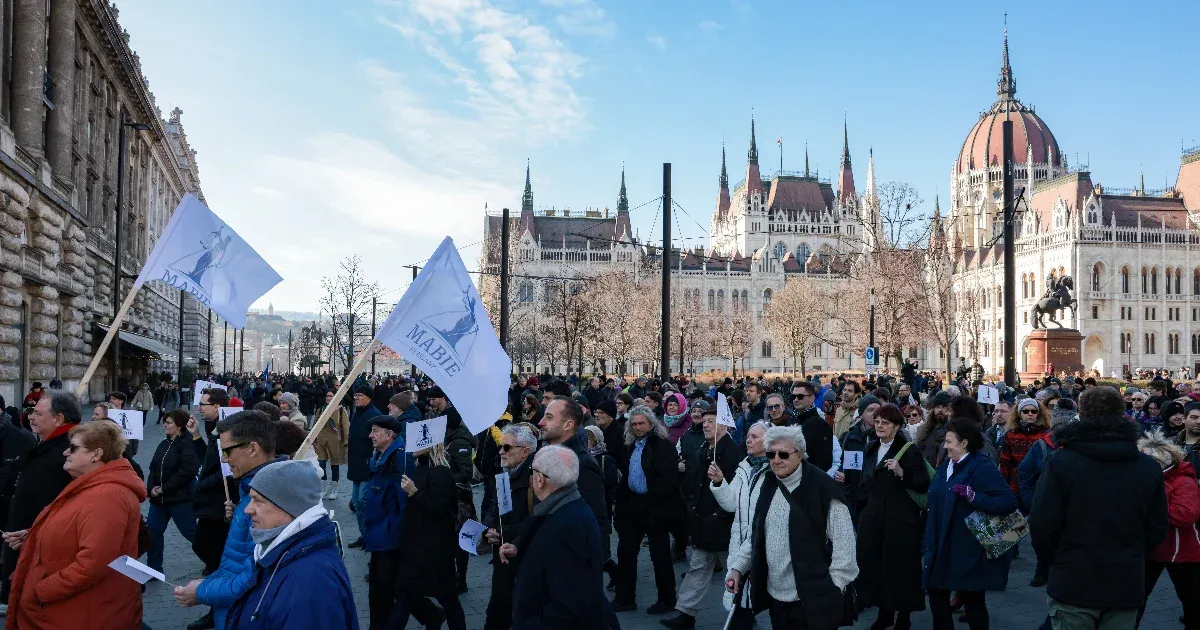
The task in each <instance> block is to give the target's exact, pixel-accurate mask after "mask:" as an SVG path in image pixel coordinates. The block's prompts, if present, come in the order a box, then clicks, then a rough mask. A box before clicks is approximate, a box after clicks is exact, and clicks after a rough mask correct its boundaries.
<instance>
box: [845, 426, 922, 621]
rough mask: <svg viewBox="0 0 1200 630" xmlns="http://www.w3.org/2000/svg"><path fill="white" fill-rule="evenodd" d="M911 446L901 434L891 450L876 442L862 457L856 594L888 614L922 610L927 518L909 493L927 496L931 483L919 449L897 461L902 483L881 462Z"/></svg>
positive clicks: (898, 434)
mask: <svg viewBox="0 0 1200 630" xmlns="http://www.w3.org/2000/svg"><path fill="white" fill-rule="evenodd" d="M908 443H909V440H908V438H907V437H905V436H904V432H903V431H897V432H896V437H895V438H894V439H893V440H892V443H891V444H890V445H889V446H888V450H887V452H886V453H884V455H883V458H882V459H880V458H879V449H880V448H883V445H882V444H881V443H880V442H879V440H872V441H871V443H870V444H868V445H867V450H866V451H864V452H863V474H862V477H861V478H860V480H859V483H860V486H859V490H860V495H861V496H862V497H863V499H864V500H865V502H866V504H865V506H864V507H863V510H862V512H861V513H860V514H859V516H858V570H859V574H858V594H859V596H860V597H861V598H862V601H863V603H864V605H867V606H878V607H880V608H881V609H886V610H907V611H913V610H924V609H925V593H924V591H922V590H921V539H922V537H923V536H924V531H925V518H924V515H922V514H921V508H920V507H918V506H917V504H916V503H915V502H913V499H912V496H910V495H909V493H908V491H909V490H912V491H916V492H925V491H926V490H928V488H929V484H930V482H931V480H930V478H929V473H928V472H927V471H926V469H925V460H924V459H923V458H922V457H921V453H920V452H919V451H917V449H916V445H912V446H909V447H908V450H906V451H904V456H903V457H900V458H899V462H900V468H901V470H903V471H904V477H903V478H901V477H897V476H896V475H895V473H893V472H892V471H891V470H888V468H887V466H885V465H884V464H883V462H885V461H887V460H889V459H896V458H897V455H898V454H899V453H900V450H901V449H903V448H904V445H905V444H908Z"/></svg>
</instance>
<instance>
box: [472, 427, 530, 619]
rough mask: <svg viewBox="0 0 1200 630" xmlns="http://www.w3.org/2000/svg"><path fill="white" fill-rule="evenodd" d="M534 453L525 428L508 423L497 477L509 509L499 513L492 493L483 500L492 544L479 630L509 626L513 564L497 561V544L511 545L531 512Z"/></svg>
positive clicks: (488, 537) (501, 447)
mask: <svg viewBox="0 0 1200 630" xmlns="http://www.w3.org/2000/svg"><path fill="white" fill-rule="evenodd" d="M535 451H537V438H535V437H533V431H531V430H530V429H529V427H528V426H527V425H523V424H510V425H508V426H506V427H504V430H503V431H502V432H501V441H500V466H501V467H502V469H503V470H502V472H501V473H500V475H497V487H499V477H500V476H501V475H506V476H507V477H508V487H509V490H510V492H509V501H510V502H511V503H512V505H511V509H510V510H509V511H508V512H506V513H504V514H501V513H500V507H499V497H498V495H497V494H496V493H495V492H493V493H491V494H490V495H489V496H487V497H485V498H484V501H485V502H484V505H483V519H482V522H483V524H484V525H486V526H487V527H488V530H487V540H488V542H490V543H491V544H492V545H494V549H495V551H494V552H493V553H494V556H493V559H492V596H491V598H490V599H489V600H488V605H487V613H486V618H485V620H484V624H483V627H484V628H485V629H487V630H490V629H492V628H508V627H509V625H510V624H511V623H512V597H513V581H514V580H516V577H517V567H516V563H506V562H501V561H500V545H501V544H502V543H504V542H506V541H507V542H513V541H515V540H516V539H517V536H518V535H519V534H520V533H521V528H522V526H523V525H524V523H525V522H526V521H527V520H528V519H529V517H530V516H531V515H532V512H533V498H534V492H533V487H532V486H531V485H530V483H529V478H530V476H532V474H533V467H532V466H531V464H532V463H533V454H534V452H535Z"/></svg>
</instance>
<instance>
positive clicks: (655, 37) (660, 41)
mask: <svg viewBox="0 0 1200 630" xmlns="http://www.w3.org/2000/svg"><path fill="white" fill-rule="evenodd" d="M646 41H647V42H649V43H650V45H651V46H654V47H655V48H657V49H659V50H666V49H667V38H665V37H663V36H662V35H659V34H658V33H654V32H651V33H647V34H646Z"/></svg>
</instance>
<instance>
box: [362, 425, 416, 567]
mask: <svg viewBox="0 0 1200 630" xmlns="http://www.w3.org/2000/svg"><path fill="white" fill-rule="evenodd" d="M368 465H369V467H370V469H371V480H370V481H368V482H367V487H366V488H365V489H364V490H363V499H362V501H363V507H362V508H361V509H362V510H363V525H364V526H365V531H364V532H363V535H362V536H363V550H364V551H387V550H390V549H399V548H400V534H401V531H400V528H401V526H402V525H403V524H404V506H405V504H406V503H407V502H408V501H407V500H408V494H407V493H405V492H404V490H403V489H401V488H400V478H401V477H402V476H403V475H405V474H411V473H412V472H413V469H414V468H415V464H414V463H413V461H412V458H411V457H407V456H406V455H405V453H404V440H403V439H402V438H401V437H400V436H396V439H395V440H393V441H392V443H391V445H389V446H388V447H387V449H386V450H384V451H383V452H382V453H379V452H375V453H373V454H372V455H371V461H370V462H369V464H368Z"/></svg>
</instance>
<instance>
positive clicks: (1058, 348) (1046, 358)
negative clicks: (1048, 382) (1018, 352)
mask: <svg viewBox="0 0 1200 630" xmlns="http://www.w3.org/2000/svg"><path fill="white" fill-rule="evenodd" d="M1050 366H1053V369H1054V373H1055V374H1059V373H1061V372H1062V371H1063V370H1066V371H1067V373H1074V372H1076V371H1079V372H1082V371H1083V335H1081V334H1079V331H1078V330H1075V329H1074V328H1039V329H1036V330H1034V331H1033V332H1032V333H1029V340H1028V341H1026V342H1025V371H1023V372H1021V381H1022V382H1024V383H1031V382H1033V381H1034V380H1035V379H1041V378H1043V377H1045V376H1046V373H1047V371H1048V370H1047V368H1048V367H1050Z"/></svg>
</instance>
